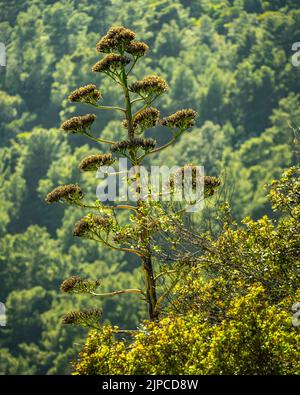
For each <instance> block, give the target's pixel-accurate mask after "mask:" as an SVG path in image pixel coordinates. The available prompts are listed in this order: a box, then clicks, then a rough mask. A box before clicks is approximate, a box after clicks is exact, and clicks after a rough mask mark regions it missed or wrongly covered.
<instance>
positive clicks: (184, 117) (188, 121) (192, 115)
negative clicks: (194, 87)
mask: <svg viewBox="0 0 300 395" xmlns="http://www.w3.org/2000/svg"><path fill="white" fill-rule="evenodd" d="M196 117H197V112H196V111H194V110H192V109H187V110H180V111H177V112H175V114H172V115H170V116H168V117H166V118H163V119H162V120H161V124H162V125H163V126H168V127H170V128H179V129H188V128H190V127H192V126H194V124H195V119H196Z"/></svg>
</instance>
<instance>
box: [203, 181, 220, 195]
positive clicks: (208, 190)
mask: <svg viewBox="0 0 300 395" xmlns="http://www.w3.org/2000/svg"><path fill="white" fill-rule="evenodd" d="M220 185H221V180H220V179H219V178H218V177H213V176H205V177H204V193H205V194H206V195H208V196H212V195H213V194H214V193H215V189H216V188H218V187H219V186H220Z"/></svg>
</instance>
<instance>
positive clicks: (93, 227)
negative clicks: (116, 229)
mask: <svg viewBox="0 0 300 395" xmlns="http://www.w3.org/2000/svg"><path fill="white" fill-rule="evenodd" d="M112 224H113V221H112V219H111V217H110V216H108V215H106V216H100V215H91V216H86V217H84V218H82V219H81V220H80V221H78V222H77V223H76V224H75V226H74V229H73V236H77V237H88V236H89V235H90V234H91V233H97V232H98V231H100V230H105V231H109V230H110V228H111V226H112Z"/></svg>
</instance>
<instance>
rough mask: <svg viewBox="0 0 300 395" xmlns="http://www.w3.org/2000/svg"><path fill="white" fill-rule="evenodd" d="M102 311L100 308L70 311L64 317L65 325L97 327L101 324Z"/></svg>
mask: <svg viewBox="0 0 300 395" xmlns="http://www.w3.org/2000/svg"><path fill="white" fill-rule="evenodd" d="M101 315H102V311H101V310H99V309H89V310H77V311H70V313H67V314H65V316H64V317H63V319H62V323H63V324H64V325H80V326H87V327H95V326H98V325H99V321H100V318H101Z"/></svg>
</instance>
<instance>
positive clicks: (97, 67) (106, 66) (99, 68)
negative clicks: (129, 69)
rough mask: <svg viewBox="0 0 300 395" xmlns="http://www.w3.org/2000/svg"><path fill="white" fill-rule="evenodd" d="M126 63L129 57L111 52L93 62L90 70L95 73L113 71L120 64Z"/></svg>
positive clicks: (128, 61)
mask: <svg viewBox="0 0 300 395" xmlns="http://www.w3.org/2000/svg"><path fill="white" fill-rule="evenodd" d="M128 63H130V59H129V58H128V57H127V56H123V55H117V54H114V53H111V54H109V55H106V56H105V57H104V58H103V59H101V60H99V62H97V63H96V64H94V66H93V67H92V70H93V71H94V72H96V73H105V72H110V71H111V72H115V71H117V70H118V69H119V68H120V67H121V66H122V65H123V66H125V65H127V64H128Z"/></svg>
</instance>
